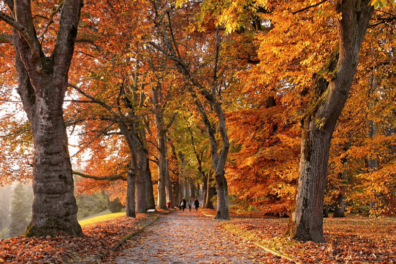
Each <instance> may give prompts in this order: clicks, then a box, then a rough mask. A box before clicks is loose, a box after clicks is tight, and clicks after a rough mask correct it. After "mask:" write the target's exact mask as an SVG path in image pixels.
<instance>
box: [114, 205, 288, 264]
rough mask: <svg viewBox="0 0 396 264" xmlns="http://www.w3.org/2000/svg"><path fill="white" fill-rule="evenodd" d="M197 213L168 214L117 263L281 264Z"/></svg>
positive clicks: (140, 237)
mask: <svg viewBox="0 0 396 264" xmlns="http://www.w3.org/2000/svg"><path fill="white" fill-rule="evenodd" d="M218 223H219V222H218V221H216V220H213V219H211V218H209V217H205V216H203V215H202V214H201V213H200V212H195V210H194V209H193V210H192V211H191V212H190V211H189V210H188V208H187V210H186V211H184V212H183V211H179V210H177V211H172V212H171V213H170V214H169V215H165V216H161V218H160V219H159V220H158V222H157V223H155V224H154V225H153V226H151V227H148V228H147V229H146V230H144V231H143V232H142V233H141V234H140V235H139V236H137V237H135V238H134V240H133V241H128V245H127V249H126V250H125V251H124V256H121V257H119V258H118V259H117V263H274V262H277V263H282V260H281V259H280V258H279V257H277V256H274V255H272V254H270V253H267V252H265V251H263V250H261V249H260V248H257V247H256V246H254V245H252V244H250V243H247V242H245V241H243V240H242V239H240V238H238V237H236V236H233V235H232V234H230V233H229V232H227V231H225V230H224V229H221V228H220V227H218Z"/></svg>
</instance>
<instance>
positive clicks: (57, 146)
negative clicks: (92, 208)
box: [0, 0, 83, 236]
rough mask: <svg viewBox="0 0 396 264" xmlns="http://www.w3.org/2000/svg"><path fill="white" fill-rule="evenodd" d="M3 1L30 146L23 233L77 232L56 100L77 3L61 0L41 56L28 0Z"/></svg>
mask: <svg viewBox="0 0 396 264" xmlns="http://www.w3.org/2000/svg"><path fill="white" fill-rule="evenodd" d="M4 2H5V4H6V5H8V7H9V10H11V12H13V15H12V17H8V19H6V20H4V18H5V16H4V14H1V16H0V19H1V20H4V21H5V22H6V23H8V24H9V25H11V26H13V27H14V31H13V44H14V49H15V62H16V69H17V72H18V76H19V80H18V82H19V85H18V89H17V91H18V93H19V95H20V97H21V100H22V103H23V106H24V110H25V112H26V114H27V116H28V119H29V121H30V123H31V127H32V134H33V143H34V150H35V153H34V160H33V191H34V199H33V206H32V208H33V215H32V220H31V223H30V225H29V226H28V228H27V230H26V232H25V235H26V236H47V235H50V236H54V235H56V234H57V233H58V232H65V233H67V234H69V235H71V236H81V235H82V230H81V227H80V225H79V223H78V221H77V210H78V209H77V204H76V200H75V198H74V184H73V175H72V168H71V163H70V156H69V151H68V139H67V133H66V127H65V124H64V120H63V109H62V105H63V100H64V96H65V93H66V90H67V86H68V82H67V81H68V72H69V67H70V63H71V60H72V57H73V51H74V42H75V39H76V36H77V26H78V22H79V19H80V10H81V7H82V5H83V3H82V1H81V0H69V1H65V3H64V5H63V8H62V13H61V17H60V23H59V29H58V38H57V40H56V45H55V48H54V51H53V53H52V54H51V56H49V57H47V56H45V55H44V52H43V51H42V48H41V45H40V43H39V41H38V38H37V35H36V31H35V29H34V27H33V17H32V12H31V3H30V1H11V0H5V1H4ZM14 5H15V6H14ZM15 19H16V20H15ZM7 20H8V22H7ZM10 21H12V23H10ZM16 25H18V26H16ZM21 28H24V30H21Z"/></svg>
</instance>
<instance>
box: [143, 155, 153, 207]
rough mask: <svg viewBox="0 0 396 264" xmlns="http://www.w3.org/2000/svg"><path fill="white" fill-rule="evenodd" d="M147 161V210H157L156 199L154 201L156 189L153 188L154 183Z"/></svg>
mask: <svg viewBox="0 0 396 264" xmlns="http://www.w3.org/2000/svg"><path fill="white" fill-rule="evenodd" d="M146 161H147V166H146V168H147V170H146V173H145V175H146V177H145V179H146V205H147V209H155V199H154V188H153V181H152V179H151V171H150V166H149V160H148V159H146Z"/></svg>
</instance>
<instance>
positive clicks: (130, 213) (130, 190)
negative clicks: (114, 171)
mask: <svg viewBox="0 0 396 264" xmlns="http://www.w3.org/2000/svg"><path fill="white" fill-rule="evenodd" d="M135 182H136V173H135V171H133V170H132V169H129V170H128V176H127V206H126V216H127V217H136V211H135Z"/></svg>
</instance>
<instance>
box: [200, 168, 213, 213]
mask: <svg viewBox="0 0 396 264" xmlns="http://www.w3.org/2000/svg"><path fill="white" fill-rule="evenodd" d="M213 180H214V179H212V177H211V173H210V172H208V185H207V191H206V203H204V206H203V208H208V209H214V206H213V202H212V198H213V197H214V196H215V195H216V187H215V186H213V184H214V183H213Z"/></svg>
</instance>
